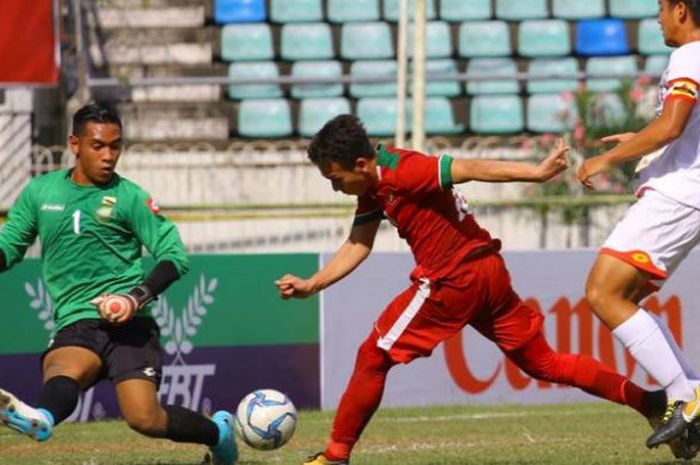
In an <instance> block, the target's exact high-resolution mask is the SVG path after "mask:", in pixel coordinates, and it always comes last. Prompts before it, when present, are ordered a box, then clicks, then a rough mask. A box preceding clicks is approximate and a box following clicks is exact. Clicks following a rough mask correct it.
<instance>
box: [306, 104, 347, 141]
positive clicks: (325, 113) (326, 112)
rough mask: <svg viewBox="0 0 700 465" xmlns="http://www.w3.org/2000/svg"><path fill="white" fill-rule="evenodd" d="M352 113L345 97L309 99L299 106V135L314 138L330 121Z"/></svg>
mask: <svg viewBox="0 0 700 465" xmlns="http://www.w3.org/2000/svg"><path fill="white" fill-rule="evenodd" d="M348 113H350V102H348V99H346V98H343V97H338V98H307V99H304V100H302V101H301V105H300V106H299V128H298V130H299V135H301V136H302V137H312V136H313V135H314V134H316V133H317V132H318V130H319V129H321V128H322V127H323V125H324V124H326V122H328V120H330V119H332V118H334V117H336V116H338V115H343V114H348Z"/></svg>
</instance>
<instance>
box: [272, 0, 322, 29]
mask: <svg viewBox="0 0 700 465" xmlns="http://www.w3.org/2000/svg"><path fill="white" fill-rule="evenodd" d="M270 21H272V22H273V23H298V22H314V21H323V6H322V5H321V0H270Z"/></svg>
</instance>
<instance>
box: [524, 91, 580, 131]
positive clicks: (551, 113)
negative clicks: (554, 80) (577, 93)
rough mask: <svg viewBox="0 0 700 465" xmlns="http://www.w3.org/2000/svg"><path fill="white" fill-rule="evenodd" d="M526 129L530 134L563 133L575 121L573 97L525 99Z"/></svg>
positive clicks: (538, 96) (545, 95)
mask: <svg viewBox="0 0 700 465" xmlns="http://www.w3.org/2000/svg"><path fill="white" fill-rule="evenodd" d="M526 113H527V129H528V131H532V132H555V133H559V132H564V131H566V130H567V129H572V128H573V126H574V122H575V121H576V114H577V112H576V106H575V105H574V101H573V97H571V98H570V99H568V100H567V99H565V98H562V96H561V95H554V94H538V95H533V96H531V97H530V98H528V99H527V111H526Z"/></svg>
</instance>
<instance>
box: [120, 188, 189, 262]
mask: <svg viewBox="0 0 700 465" xmlns="http://www.w3.org/2000/svg"><path fill="white" fill-rule="evenodd" d="M129 223H130V226H131V229H132V232H133V233H134V234H135V235H136V237H137V238H138V239H139V241H140V242H141V244H143V245H144V246H145V247H146V249H147V250H148V251H149V252H150V253H151V255H152V256H153V257H154V258H155V259H156V261H158V262H162V261H166V260H167V261H171V262H173V264H174V265H175V267H176V268H177V271H178V273H179V274H180V276H183V275H184V274H185V273H187V270H188V266H189V265H188V260H187V254H186V252H185V246H184V244H183V243H182V239H181V238H180V233H179V232H178V230H177V227H176V226H175V224H174V223H173V222H172V221H170V220H168V219H167V218H165V217H164V216H163V215H161V214H160V209H159V208H158V205H157V204H156V202H155V201H154V200H153V199H152V198H151V196H150V195H149V194H148V193H147V192H146V191H144V190H142V189H138V190H137V191H136V193H135V195H134V197H133V200H132V202H131V205H130V208H129Z"/></svg>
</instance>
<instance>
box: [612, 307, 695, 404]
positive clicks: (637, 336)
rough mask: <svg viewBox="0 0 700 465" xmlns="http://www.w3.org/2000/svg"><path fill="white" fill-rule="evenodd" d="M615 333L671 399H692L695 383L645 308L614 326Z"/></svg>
mask: <svg viewBox="0 0 700 465" xmlns="http://www.w3.org/2000/svg"><path fill="white" fill-rule="evenodd" d="M613 334H614V335H615V337H616V338H617V340H618V341H620V342H621V343H622V344H623V345H624V346H625V347H626V348H627V350H629V351H630V353H631V354H632V356H633V357H634V359H635V360H636V361H637V363H639V365H641V367H642V368H643V369H644V370H645V371H646V372H647V373H649V375H650V376H651V377H652V378H654V379H655V380H656V382H657V383H659V384H660V385H661V387H662V388H664V389H665V390H666V395H667V396H668V398H669V399H674V400H684V401H688V400H692V399H694V398H695V392H694V391H693V385H692V384H691V383H690V381H689V380H688V378H687V377H686V375H685V372H684V371H683V367H682V366H681V364H680V363H679V362H678V360H677V359H676V354H675V353H674V352H673V349H672V348H671V347H670V346H669V343H668V341H667V340H666V337H665V336H664V334H663V332H662V331H661V328H659V326H658V325H657V324H656V321H655V320H654V318H652V317H651V316H650V315H649V313H647V311H646V310H644V309H643V308H640V309H639V310H637V312H635V314H634V315H632V316H631V317H629V318H628V319H627V320H626V321H625V322H623V323H622V324H621V325H620V326H618V327H617V328H615V329H614V330H613Z"/></svg>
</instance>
